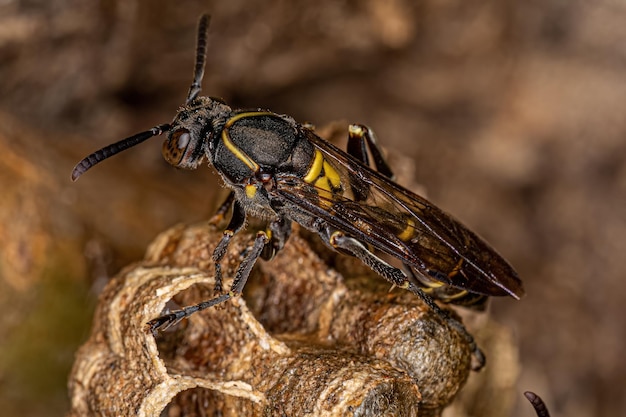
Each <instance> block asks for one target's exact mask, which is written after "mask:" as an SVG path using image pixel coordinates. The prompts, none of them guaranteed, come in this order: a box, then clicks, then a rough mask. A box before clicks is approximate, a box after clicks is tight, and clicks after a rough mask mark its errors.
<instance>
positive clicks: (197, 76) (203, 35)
mask: <svg viewBox="0 0 626 417" xmlns="http://www.w3.org/2000/svg"><path fill="white" fill-rule="evenodd" d="M210 21H211V16H209V15H208V14H203V15H202V16H200V21H199V22H198V41H197V44H196V67H195V69H194V71H193V82H192V83H191V87H189V93H188V94H187V103H186V104H189V103H190V102H191V101H192V100H193V99H194V98H196V97H198V94H199V93H200V90H201V89H202V86H201V84H202V77H204V65H205V63H206V51H207V36H208V31H209V23H210Z"/></svg>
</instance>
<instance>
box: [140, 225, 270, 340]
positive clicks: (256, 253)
mask: <svg viewBox="0 0 626 417" xmlns="http://www.w3.org/2000/svg"><path fill="white" fill-rule="evenodd" d="M267 242H269V237H268V236H267V234H266V233H265V232H262V231H261V232H258V233H257V236H256V239H255V240H254V244H253V246H252V248H251V250H250V251H249V252H248V254H247V255H246V257H245V258H244V259H243V261H241V264H240V265H239V268H238V269H237V273H236V275H235V279H234V280H233V283H232V285H231V287H230V290H229V291H228V292H227V293H226V294H222V295H220V296H218V297H215V298H213V299H211V300H208V301H203V302H201V303H198V304H196V305H193V306H189V307H185V308H183V309H181V310H176V311H172V312H171V313H169V314H164V315H162V316H160V317H157V318H156V319H154V320H150V321H149V322H148V326H149V328H150V330H151V331H152V333H153V334H155V333H156V331H157V330H159V329H161V330H166V329H168V328H169V327H171V326H173V325H175V324H177V323H178V322H180V321H181V320H182V319H184V318H185V317H189V316H191V315H192V314H194V313H196V312H198V311H202V310H206V309H207V308H210V307H213V306H216V305H218V304H221V303H223V302H224V301H227V300H229V299H231V298H235V297H238V296H239V295H241V292H242V291H243V287H244V286H245V285H246V282H247V281H248V277H250V272H251V271H252V267H253V266H254V264H255V263H256V261H257V259H259V257H260V256H261V252H262V251H263V248H264V247H265V245H266V244H267Z"/></svg>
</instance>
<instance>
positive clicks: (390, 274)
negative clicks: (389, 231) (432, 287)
mask: <svg viewBox="0 0 626 417" xmlns="http://www.w3.org/2000/svg"><path fill="white" fill-rule="evenodd" d="M322 233H323V234H324V235H327V236H322V237H325V238H327V239H328V242H329V243H330V245H331V246H332V247H333V248H335V249H340V250H342V251H344V252H347V253H349V254H351V255H353V256H355V257H357V258H358V259H360V260H361V262H363V263H364V264H365V265H367V266H369V267H370V268H371V269H372V270H373V271H374V272H376V273H377V274H379V275H380V276H382V277H383V278H385V279H386V280H387V281H389V282H391V283H392V284H393V285H395V286H397V287H400V288H404V289H406V290H409V291H411V292H412V293H413V294H415V295H417V296H418V297H420V298H421V299H422V301H423V302H424V303H425V304H426V305H427V306H428V307H429V308H431V309H432V310H433V311H434V312H435V313H436V314H437V315H438V316H439V317H440V318H441V319H442V320H443V321H445V322H446V323H447V324H448V325H449V326H450V327H452V328H453V329H455V330H456V331H458V332H459V333H460V334H461V335H463V337H464V338H465V339H466V340H467V342H468V344H469V346H470V349H471V350H472V353H473V355H474V357H475V358H476V362H477V364H476V365H474V366H472V369H473V370H475V371H478V370H480V369H481V368H482V367H483V366H485V355H484V354H483V352H482V350H480V348H479V347H478V346H477V345H476V342H475V341H474V338H473V337H472V335H471V334H469V332H468V331H467V329H466V328H465V326H463V324H462V323H461V322H460V321H458V320H456V319H454V318H452V317H451V316H450V315H449V314H448V313H447V312H446V311H445V310H442V309H441V308H440V307H439V306H438V305H437V304H436V303H435V301H434V300H433V299H432V297H430V296H429V295H428V294H426V293H424V291H422V289H421V288H420V287H419V286H417V285H416V284H415V283H413V282H412V281H410V280H409V278H408V277H407V275H406V274H405V273H404V272H402V270H400V269H398V268H395V267H393V266H391V265H389V264H388V263H387V262H385V261H383V260H382V259H380V258H379V257H377V256H376V255H374V254H373V253H372V252H370V251H369V250H368V249H367V248H366V247H365V246H364V245H363V244H362V243H361V242H359V241H358V240H357V239H355V238H353V237H349V236H346V235H345V234H344V233H342V232H340V231H334V232H332V233H331V232H330V230H326V231H325V232H322Z"/></svg>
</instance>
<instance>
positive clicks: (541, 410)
mask: <svg viewBox="0 0 626 417" xmlns="http://www.w3.org/2000/svg"><path fill="white" fill-rule="evenodd" d="M524 396H525V397H526V399H527V400H528V401H530V403H531V404H532V406H533V408H534V409H535V412H536V413H537V417H550V412H549V411H548V407H546V404H545V403H544V402H543V400H542V399H541V397H539V396H538V395H537V394H535V393H534V392H532V391H526V392H525V393H524Z"/></svg>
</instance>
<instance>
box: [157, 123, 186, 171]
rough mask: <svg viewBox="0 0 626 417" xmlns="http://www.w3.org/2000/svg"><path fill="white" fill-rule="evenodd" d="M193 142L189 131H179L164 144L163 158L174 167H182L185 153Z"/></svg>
mask: <svg viewBox="0 0 626 417" xmlns="http://www.w3.org/2000/svg"><path fill="white" fill-rule="evenodd" d="M189 142H191V134H190V133H189V131H188V130H187V129H178V130H176V131H175V132H173V133H172V135H171V136H170V137H169V139H167V140H166V141H165V142H163V158H165V160H166V161H167V162H169V163H170V164H172V165H174V166H178V165H180V163H181V162H182V160H183V158H184V156H185V151H186V150H187V147H188V146H189Z"/></svg>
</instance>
